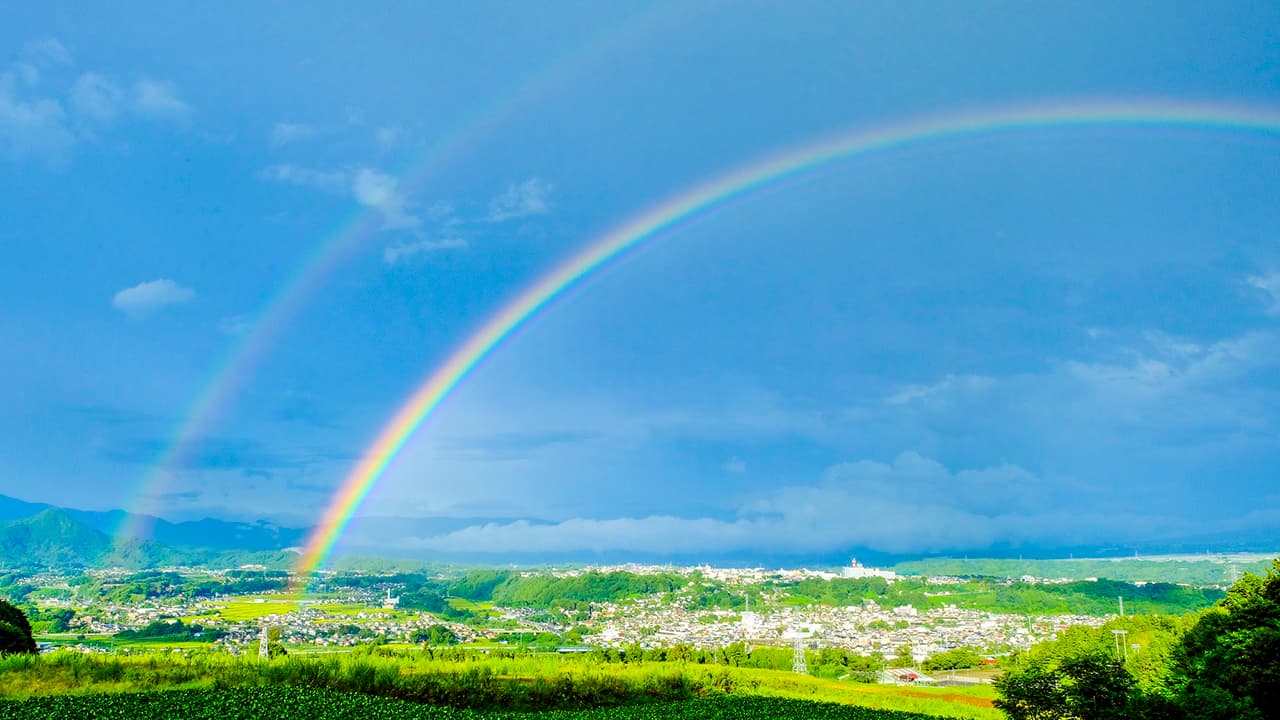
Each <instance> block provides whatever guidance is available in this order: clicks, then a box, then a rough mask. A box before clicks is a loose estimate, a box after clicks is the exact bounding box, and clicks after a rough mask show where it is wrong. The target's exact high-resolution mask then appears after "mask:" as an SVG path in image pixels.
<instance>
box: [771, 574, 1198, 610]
mask: <svg viewBox="0 0 1280 720" xmlns="http://www.w3.org/2000/svg"><path fill="white" fill-rule="evenodd" d="M785 589H786V591H787V592H788V593H789V594H790V595H791V596H792V597H793V598H795V599H798V600H803V601H805V602H814V603H819V604H823V605H832V606H847V605H857V604H859V603H861V602H863V601H866V600H871V601H874V602H875V603H877V604H879V605H881V606H886V605H887V606H896V605H912V606H914V607H916V608H918V609H921V610H926V609H932V608H939V607H942V606H944V605H951V604H954V605H956V606H957V607H964V608H970V609H974V610H985V611H988V612H999V613H1012V614H1018V615H1069V614H1078V615H1107V614H1111V613H1114V612H1116V609H1117V598H1120V597H1123V598H1124V602H1125V609H1126V610H1128V611H1130V612H1135V613H1163V614H1181V613H1185V612H1193V611H1196V610H1201V609H1204V608H1207V607H1209V606H1210V605H1212V604H1213V603H1214V602H1215V601H1217V600H1219V599H1220V598H1221V597H1222V595H1223V593H1222V591H1220V590H1214V589H1211V588H1195V587H1188V586H1183V585H1172V584H1169V583H1146V584H1143V585H1137V584H1133V583H1127V582H1120V581H1116V580H1097V581H1077V582H1066V583H1027V582H1010V581H1005V580H995V579H989V578H987V579H972V580H969V581H967V582H964V583H962V584H959V585H945V586H936V585H929V584H927V583H926V582H925V581H923V580H918V579H904V580H898V581H897V582H894V583H892V584H890V583H888V582H886V581H885V580H883V579H882V578H856V579H847V578H838V579H835V580H818V579H813V580H802V581H800V582H798V583H795V584H794V585H791V586H789V587H786V588H785Z"/></svg>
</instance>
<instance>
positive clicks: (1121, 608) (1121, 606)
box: [1116, 595, 1124, 617]
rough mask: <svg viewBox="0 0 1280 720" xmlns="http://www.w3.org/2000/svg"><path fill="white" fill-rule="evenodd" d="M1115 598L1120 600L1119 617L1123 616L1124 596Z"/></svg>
mask: <svg viewBox="0 0 1280 720" xmlns="http://www.w3.org/2000/svg"><path fill="white" fill-rule="evenodd" d="M1116 599H1117V600H1119V601H1120V617H1124V596H1123V595H1120V596H1119V597H1117V598H1116Z"/></svg>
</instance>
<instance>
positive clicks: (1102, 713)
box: [997, 560, 1280, 720]
mask: <svg viewBox="0 0 1280 720" xmlns="http://www.w3.org/2000/svg"><path fill="white" fill-rule="evenodd" d="M1113 631H1114V632H1113ZM1119 632H1123V633H1125V634H1124V635H1118V634H1117V633H1119ZM1129 644H1132V645H1136V646H1137V647H1134V648H1130V647H1128V645H1129ZM997 690H998V691H999V692H1000V694H1001V699H1000V700H999V701H997V706H998V707H1000V708H1001V709H1003V710H1005V712H1006V713H1007V714H1008V715H1009V716H1010V717H1011V718H1013V720H1024V719H1026V720H1030V719H1032V718H1035V719H1037V720H1056V719H1063V720H1068V719H1074V718H1090V719H1091V718H1103V719H1105V718H1160V719H1162V720H1163V719H1168V720H1173V719H1179V718H1185V719H1187V720H1200V719H1201V718H1204V719H1210V720H1211V719H1215V718H1221V719H1222V720H1227V719H1228V718H1243V719H1248V718H1261V719H1268V720H1269V719H1271V718H1280V560H1277V561H1274V562H1273V563H1272V567H1271V569H1270V570H1269V571H1268V573H1267V576H1266V577H1265V578H1261V577H1258V576H1256V575H1252V574H1248V575H1245V576H1244V577H1243V578H1241V579H1240V581H1239V582H1237V583H1236V584H1235V585H1234V586H1233V587H1232V588H1231V589H1230V590H1229V591H1228V592H1227V594H1226V597H1224V598H1223V600H1222V601H1221V602H1219V603H1218V604H1217V605H1215V606H1214V607H1213V608H1211V609H1209V610H1206V611H1205V612H1203V613H1200V614H1199V615H1197V616H1193V617H1189V618H1184V619H1181V620H1174V619H1170V618H1162V617H1130V618H1119V619H1116V620H1115V621H1113V622H1111V623H1108V624H1107V625H1105V626H1103V627H1102V628H1100V629H1097V630H1090V629H1088V628H1071V629H1070V630H1068V631H1066V632H1065V633H1063V635H1062V636H1061V637H1060V638H1059V639H1058V640H1056V641H1054V642H1051V643H1046V644H1044V645H1042V646H1039V647H1037V648H1035V649H1033V650H1032V651H1031V652H1030V653H1027V654H1026V655H1025V656H1022V657H1019V658H1018V659H1017V662H1016V664H1014V665H1013V666H1012V667H1011V668H1010V669H1009V671H1008V672H1007V673H1006V674H1005V675H1004V676H1003V677H1001V678H1000V679H999V680H998V681H997Z"/></svg>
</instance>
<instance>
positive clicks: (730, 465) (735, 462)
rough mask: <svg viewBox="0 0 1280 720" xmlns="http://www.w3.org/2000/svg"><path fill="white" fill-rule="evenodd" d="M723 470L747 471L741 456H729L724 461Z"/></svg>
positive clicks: (728, 471) (730, 471) (732, 471)
mask: <svg viewBox="0 0 1280 720" xmlns="http://www.w3.org/2000/svg"><path fill="white" fill-rule="evenodd" d="M724 471H725V472H727V473H734V474H740V473H744V472H746V471H747V463H746V462H744V461H743V459H742V458H738V457H731V458H729V459H728V460H726V461H725V463H724Z"/></svg>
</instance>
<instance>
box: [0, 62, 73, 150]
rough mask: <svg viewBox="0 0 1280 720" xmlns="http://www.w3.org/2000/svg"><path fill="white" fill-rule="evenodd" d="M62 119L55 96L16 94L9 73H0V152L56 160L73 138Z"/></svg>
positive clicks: (70, 144)
mask: <svg viewBox="0 0 1280 720" xmlns="http://www.w3.org/2000/svg"><path fill="white" fill-rule="evenodd" d="M65 121H66V113H64V112H63V110H62V105H61V104H60V103H59V102H58V101H57V100H54V99H51V98H33V99H23V98H20V97H18V91H17V83H16V77H15V76H14V75H13V73H4V74H0V156H3V157H6V158H8V159H10V160H22V159H26V158H41V159H44V160H47V161H49V162H52V163H59V162H60V161H61V160H62V159H63V158H64V156H65V154H66V152H67V150H69V149H70V148H71V146H72V144H74V142H75V138H74V136H73V135H72V134H71V132H70V131H69V130H68V129H67V127H66V122H65Z"/></svg>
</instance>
